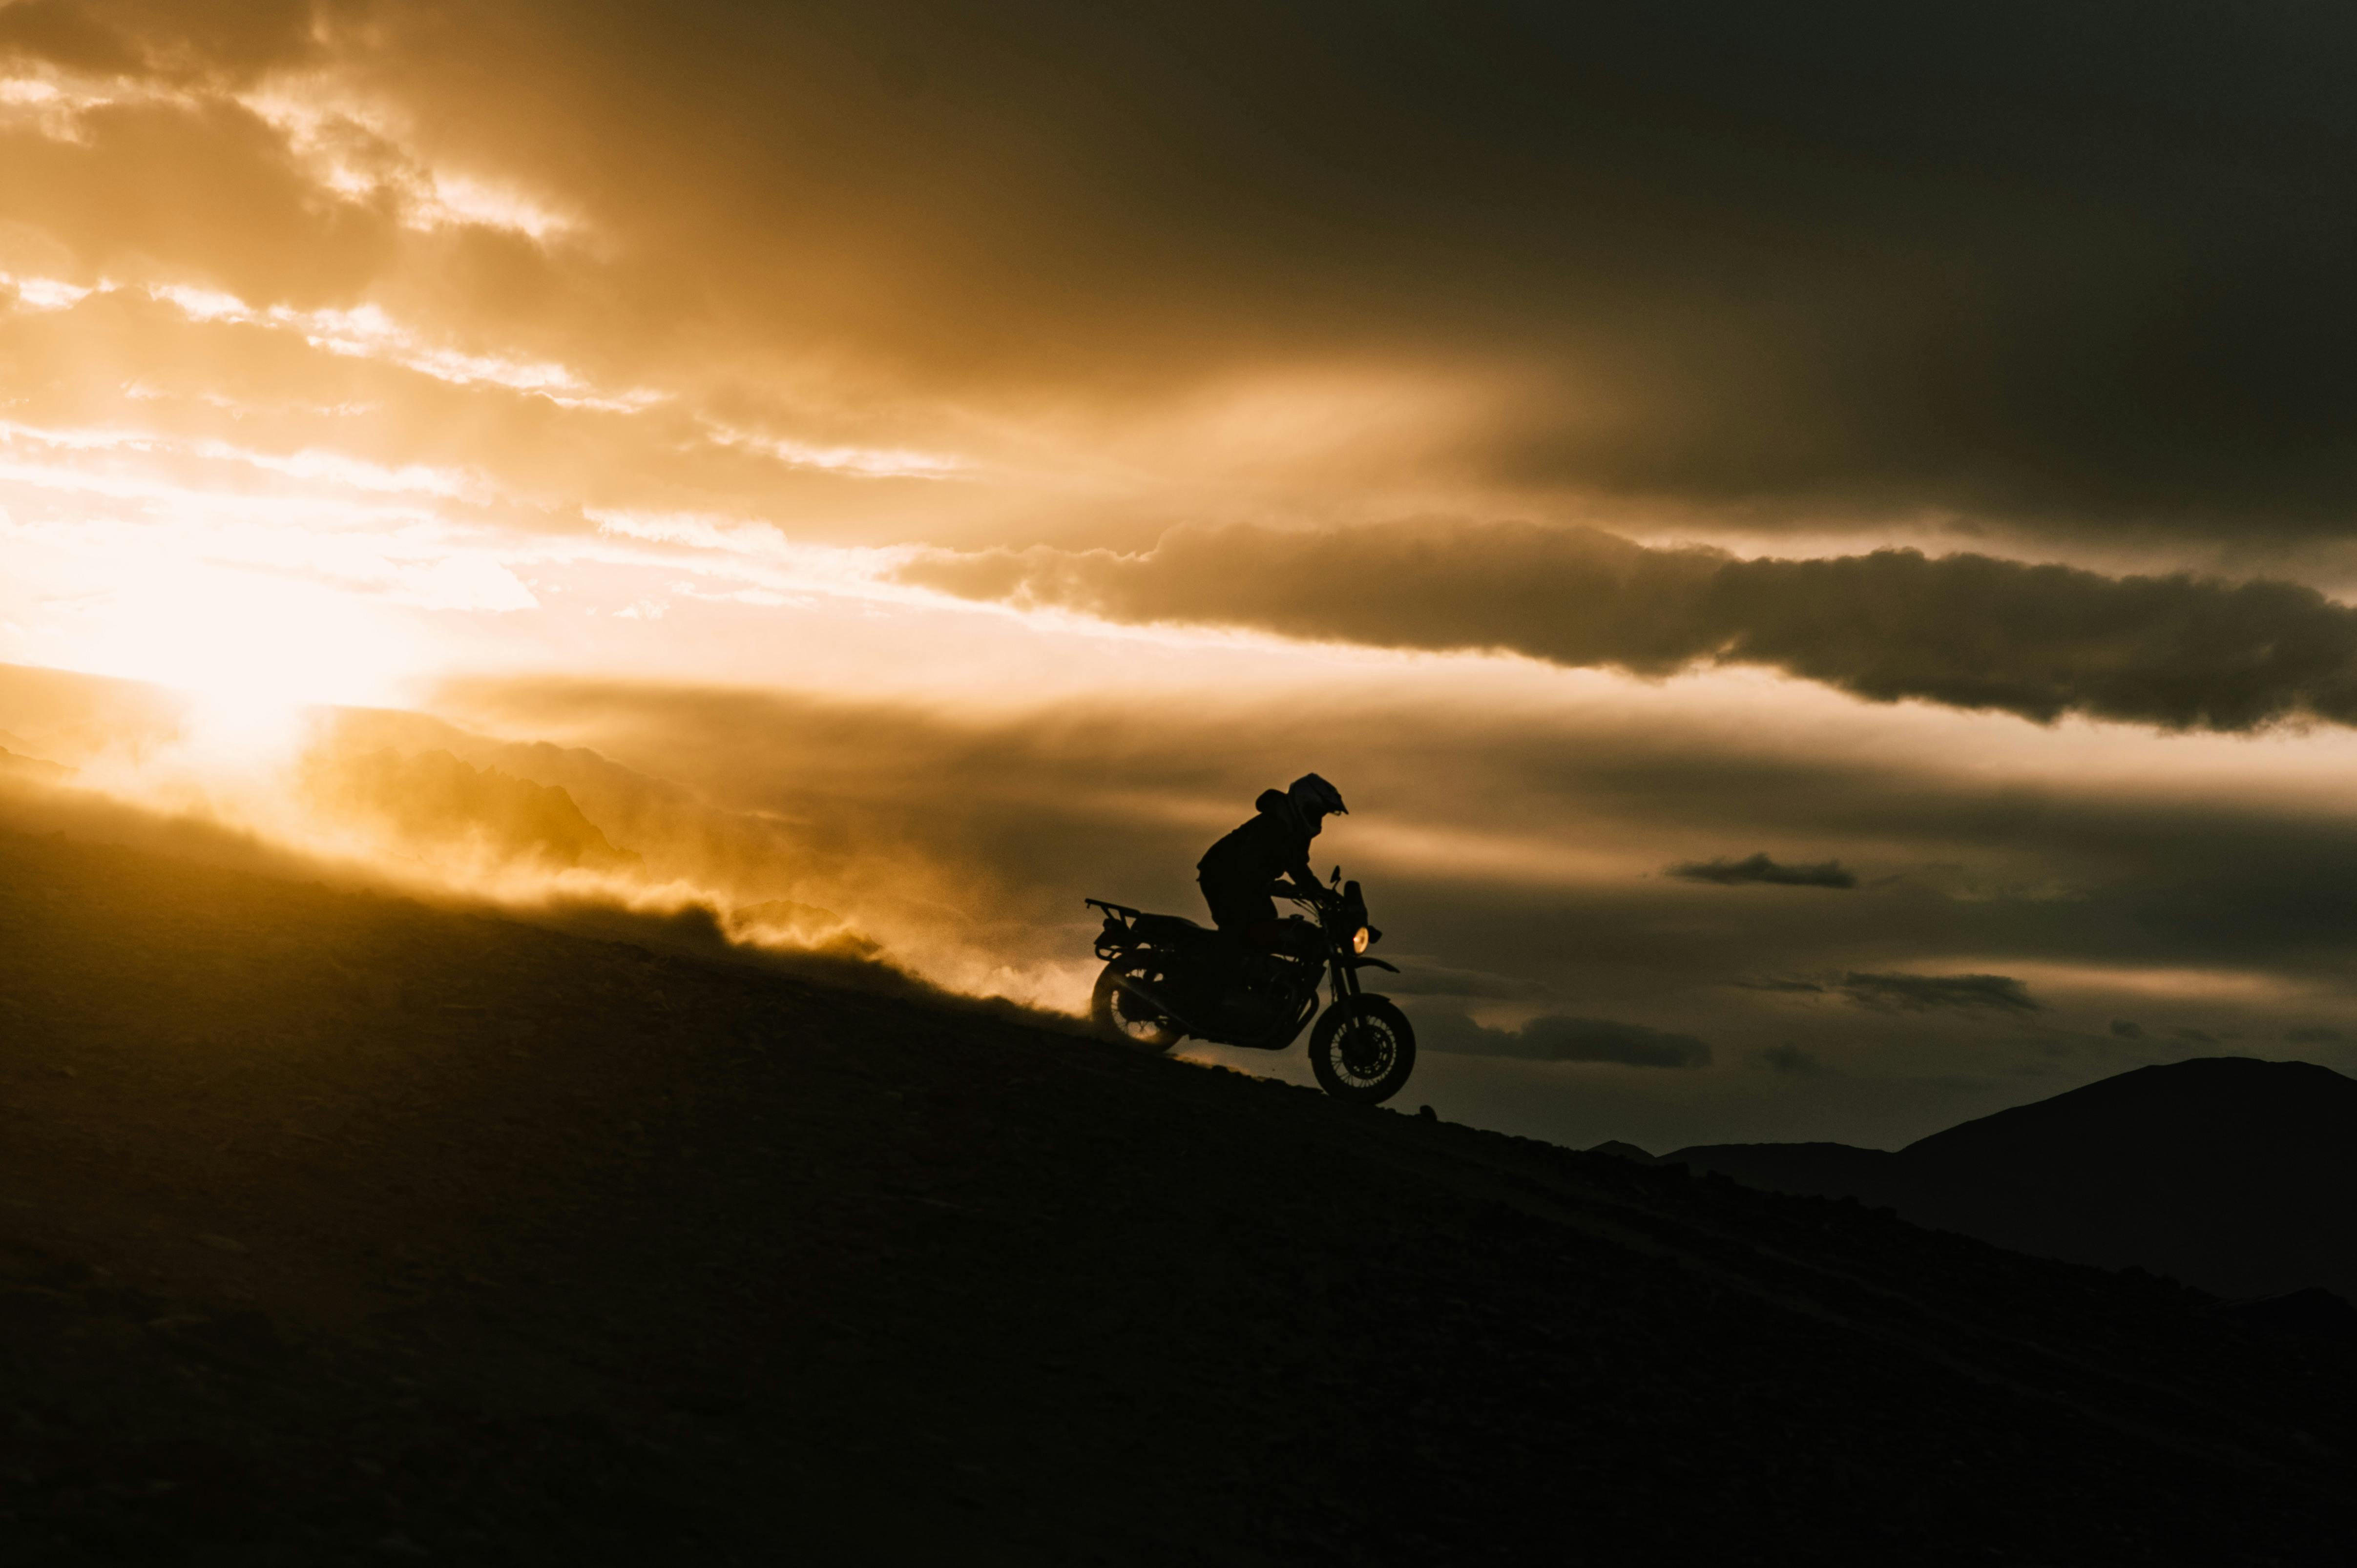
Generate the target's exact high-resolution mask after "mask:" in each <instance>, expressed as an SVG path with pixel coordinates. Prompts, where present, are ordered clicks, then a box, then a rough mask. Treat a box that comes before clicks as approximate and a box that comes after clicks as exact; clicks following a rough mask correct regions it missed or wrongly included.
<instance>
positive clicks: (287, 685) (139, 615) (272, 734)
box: [64, 567, 417, 759]
mask: <svg viewBox="0 0 2357 1568" xmlns="http://www.w3.org/2000/svg"><path fill="white" fill-rule="evenodd" d="M64 651H66V652H67V653H68V654H69V655H70V664H71V665H72V666H73V667H74V668H79V669H84V670H91V671H100V672H102V673H106V674H112V675H123V676H128V677H131V678H133V679H136V680H142V681H152V682H156V683H157V684H159V685H164V686H168V687H171V688H173V689H175V690H178V691H180V692H182V693H187V695H188V698H189V707H188V718H187V724H188V732H187V736H186V739H187V741H188V745H189V746H190V747H191V748H192V749H194V750H196V751H199V752H202V753H205V754H207V755H209V756H213V757H221V758H223V759H229V758H243V759H257V758H260V757H274V756H277V755H281V754H283V753H285V752H286V751H288V750H290V749H291V748H292V747H293V746H295V744H296V742H297V741H298V740H299V738H300V736H301V734H302V729H303V714H304V711H305V710H306V709H307V708H310V707H313V706H317V705H320V704H325V703H347V704H361V703H381V702H384V701H386V700H388V699H390V698H392V697H393V696H394V695H395V694H396V693H397V692H398V691H399V688H400V684H401V681H402V678H403V677H404V675H405V674H407V673H408V672H409V671H411V670H412V669H413V668H414V660H415V658H416V652H417V650H414V648H413V647H412V646H411V645H410V642H409V639H408V638H407V637H406V636H405V635H404V632H403V630H402V628H400V627H399V626H397V625H396V624H395V623H394V622H393V620H392V619H391V618H389V617H387V616H386V615H384V614H382V612H380V611H379V610H377V609H376V607H373V606H371V605H369V604H367V603H366V602H364V601H361V600H357V599H355V598H354V597H353V596H350V595H345V594H338V593H335V592H333V591H331V590H329V589H327V588H323V587H320V586H317V585H313V584H308V583H304V582H299V581H285V580H276V579H273V578H270V577H266V576H263V575H258V574H253V573H247V572H235V571H227V570H222V569H220V568H211V567H196V568H193V569H188V570H184V571H180V572H176V573H172V574H168V575H167V574H155V575H146V576H144V577H141V578H139V579H138V580H135V581H133V582H129V583H126V584H124V585H123V586H121V587H120V588H118V589H117V590H116V591H115V592H114V593H113V594H112V595H110V596H107V598H106V599H105V601H103V602H101V603H97V604H93V605H92V606H91V607H89V608H88V609H87V610H86V612H85V614H84V616H83V617H82V624H81V626H80V627H78V628H76V630H75V634H74V637H73V646H71V647H70V648H69V649H68V650H64Z"/></svg>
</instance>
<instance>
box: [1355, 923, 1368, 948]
mask: <svg viewBox="0 0 2357 1568" xmlns="http://www.w3.org/2000/svg"><path fill="white" fill-rule="evenodd" d="M1366 950H1367V928H1366V927H1364V926H1361V927H1360V928H1359V929H1357V930H1355V931H1352V932H1351V951H1352V952H1364V951H1366Z"/></svg>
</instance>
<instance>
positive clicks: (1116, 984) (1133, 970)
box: [1089, 959, 1187, 1055]
mask: <svg viewBox="0 0 2357 1568" xmlns="http://www.w3.org/2000/svg"><path fill="white" fill-rule="evenodd" d="M1125 978H1127V979H1132V980H1135V981H1137V982H1138V983H1141V984H1144V985H1148V986H1157V987H1158V986H1160V985H1162V984H1166V983H1168V976H1167V975H1165V974H1164V973H1163V972H1162V967H1161V965H1159V964H1154V963H1141V962H1139V961H1136V960H1135V959H1129V960H1123V959H1115V960H1114V961H1112V962H1111V963H1109V964H1107V965H1105V966H1104V972H1103V974H1100V975H1098V976H1097V988H1096V992H1095V994H1093V995H1092V996H1091V997H1090V998H1089V1017H1090V1019H1091V1020H1092V1022H1093V1023H1094V1024H1095V1025H1096V1026H1097V1033H1098V1034H1100V1035H1102V1036H1104V1037H1105V1038H1106V1039H1108V1040H1111V1041H1112V1042H1113V1043H1114V1044H1115V1045H1117V1046H1127V1047H1131V1048H1132V1049H1134V1050H1141V1051H1151V1052H1154V1053H1155V1054H1157V1055H1159V1054H1160V1053H1162V1052H1164V1051H1167V1050H1168V1049H1169V1048H1170V1047H1173V1046H1175V1045H1177V1044H1178V1043H1179V1041H1180V1040H1182V1039H1184V1038H1186V1036H1187V1031H1185V1030H1184V1029H1181V1028H1180V1027H1179V1021H1178V1020H1177V1019H1176V1018H1173V1017H1171V1016H1170V1015H1169V1014H1168V1013H1165V1012H1163V1011H1162V1010H1161V1009H1160V1008H1158V1007H1157V1006H1155V1005H1154V1004H1152V1003H1151V1002H1148V1001H1147V1000H1146V998H1145V997H1143V996H1140V995H1139V994H1138V993H1136V992H1135V991H1132V990H1131V989H1130V988H1129V987H1128V986H1126V985H1124V984H1123V983H1122V981H1123V980H1124V979H1125Z"/></svg>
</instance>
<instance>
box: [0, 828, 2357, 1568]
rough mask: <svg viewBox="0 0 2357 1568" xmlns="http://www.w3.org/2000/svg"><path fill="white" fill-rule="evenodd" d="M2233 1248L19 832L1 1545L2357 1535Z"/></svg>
mask: <svg viewBox="0 0 2357 1568" xmlns="http://www.w3.org/2000/svg"><path fill="white" fill-rule="evenodd" d="M1409 1093H1410V1098H1411V1100H1412V1099H1413V1094H1414V1090H1413V1088H1412V1087H1411V1090H1410V1091H1409ZM2209 1305H2210V1304H2209V1303H2207V1302H2206V1301H2205V1300H2204V1299H2203V1298H2201V1297H2199V1296H2197V1295H2195V1294H2192V1293H2190V1292H2188V1291H2184V1290H2181V1289H2179V1287H2176V1286H2174V1285H2171V1284H2169V1283H2165V1282H2160V1281H2157V1280H2153V1279H2150V1278H2146V1277H2140V1276H2136V1275H2115V1274H2108V1273H2099V1272H2096V1271H2093V1270H2086V1269H2077V1268H2072V1267H2068V1266H2064V1265H2059V1264H2050V1263H2044V1262H2034V1261H2032V1260H2029V1259H2026V1258H2020V1257H2016V1256H2013V1255H2011V1254H2007V1253H2004V1252H2000V1251H1996V1250H1994V1249H1991V1248H1987V1247H1985V1246H1981V1245H1979V1244H1976V1243H1974V1242H1970V1241H1966V1240H1961V1239H1958V1238H1953V1237H1946V1236H1939V1235H1934V1234H1932V1233H1929V1232H1925V1231H1921V1230H1916V1229H1914V1228H1912V1227H1910V1226H1906V1225H1903V1224H1900V1223H1899V1222H1898V1221H1896V1220H1894V1219H1889V1218H1887V1217H1884V1216H1878V1215H1876V1214H1873V1213H1869V1212H1867V1211H1865V1210H1862V1209H1859V1208H1857V1207H1855V1206H1850V1205H1842V1204H1835V1203H1827V1202H1819V1201H1813V1200H1806V1199H1792V1198H1783V1197H1771V1196H1769V1195H1766V1194H1760V1193H1754V1192H1750V1191H1748V1190H1746V1189H1742V1188H1739V1187H1733V1186H1731V1185H1728V1184H1727V1183H1724V1182H1721V1181H1716V1180H1688V1179H1687V1178H1686V1177H1685V1176H1684V1175H1683V1174H1682V1173H1680V1172H1677V1171H1663V1170H1655V1169H1650V1168H1647V1167H1643V1166H1640V1165H1630V1164H1625V1163H1623V1162H1620V1161H1617V1160H1612V1159H1609V1158H1605V1157H1602V1156H1589V1155H1571V1154H1567V1153H1566V1152H1564V1151H1561V1150H1555V1149H1551V1148H1547V1147H1545V1146H1544V1145H1540V1144H1532V1143H1528V1142H1525V1141H1522V1140H1515V1139H1510V1138H1504V1137H1500V1136H1496V1135H1493V1134H1489V1133H1477V1132H1473V1131H1471V1130H1469V1129H1465V1128H1459V1127H1452V1126H1448V1125H1443V1124H1438V1123H1434V1122H1428V1121H1424V1120H1419V1119H1418V1118H1416V1117H1415V1116H1412V1115H1396V1114H1392V1113H1388V1112H1359V1111H1352V1110H1351V1109H1349V1108H1346V1107H1343V1106H1340V1105H1337V1104H1334V1103H1331V1102H1329V1101H1325V1100H1323V1099H1322V1098H1320V1097H1318V1095H1316V1094H1315V1093H1312V1092H1310V1091H1307V1090H1296V1089H1291V1088H1286V1087H1284V1086H1281V1085H1276V1084H1273V1083H1267V1082H1263V1081H1258V1080H1253V1079H1243V1078H1240V1077H1237V1076H1235V1075H1232V1074H1227V1073H1221V1072H1215V1071H1207V1070H1203V1069H1196V1068H1192V1067H1189V1066H1185V1065H1182V1064H1178V1063H1172V1062H1166V1061H1158V1060H1145V1059H1139V1058H1133V1057H1128V1056H1125V1055H1122V1054H1120V1053H1118V1052H1116V1051H1114V1050H1113V1049H1112V1048H1110V1047H1103V1046H1100V1045H1097V1044H1094V1043H1092V1042H1090V1041H1087V1040H1083V1039H1079V1038H1076V1037H1072V1036H1068V1035H1062V1034H1059V1033H1056V1032H1053V1031H1050V1030H1043V1029H1039V1028H1036V1027H1029V1026H1025V1025H1023V1024H1022V1023H1020V1022H1018V1021H1011V1020H1008V1019H1006V1018H1003V1017H994V1016H991V1015H986V1014H980V1013H975V1012H971V1011H960V1010H957V1009H944V1008H941V1007H937V1006H929V1005H926V1004H922V1003H920V1002H915V1001H909V1000H904V999H896V998H893V997H890V996H886V995H877V994H872V993H862V992H859V991H856V990H845V989H830V988H827V987H824V986H822V985H818V984H814V983H809V982H806V981H801V980H796V979H793V978H791V977H785V976H780V975H778V974H775V973H770V972H763V971H759V970H755V969H749V968H739V967H733V966H729V965H725V964H715V963H709V962H703V961H690V960H686V959H676V958H670V957H664V956H661V955H654V954H649V953H647V952H643V951H640V950H635V949H632V948H629V947H623V946H617V945H614V944H609V943H600V942H590V941H585V940H577V939H575V938H570V937H565V936H561V935H557V934H554V933H551V932H547V931H543V930H539V929H533V928H530V927H526V926H522V925H518V924H513V923H509V922H504V921H498V920H491V919H485V918H472V917H466V916H459V915H452V914H447V913H440V912H435V911H430V910H427V909H425V908H419V907H417V906H414V905H409V904H404V903H400V902H396V901H393V900H388V899H382V898H376V897H365V896H361V895H353V894H347V893H341V892H335V891H330V890H328V889H324V888H319V887H316V886H302V885H298V884H294V883H288V882H281V881H274V880H269V879H266V878H262V877H252V876H243V875H233V874H229V873H223V872H217V871H210V870H204V869H199V868H198V867H195V866H192V865H187V864H183V863H179V862H175V861H171V860H167V859H160V858H156V857H152V856H147V855H144V854H134V853H132V852H129V851H124V850H116V849H109V848H103V847H93V846H90V845H85V844H80V843H68V842H64V841H60V840H52V839H32V838H26V837H23V836H18V835H12V834H0V1370H5V1383H4V1384H0V1554H4V1555H5V1558H6V1560H8V1561H9V1562H11V1563H33V1562H45V1561H54V1562H60V1563H64V1562H76V1563H83V1562H91V1561H94V1560H102V1559H103V1558H105V1557H106V1556H108V1555H113V1556H116V1557H120V1558H123V1559H126V1560H134V1561H140V1562H154V1563H164V1562H181V1561H186V1562H202V1563H210V1562H222V1563H231V1562H234V1563H305V1564H309V1563H338V1562H354V1563H381V1562H386V1561H397V1560H403V1559H413V1560H414V1559H422V1558H429V1557H430V1558H437V1559H442V1560H446V1561H479V1562H485V1563H492V1562H497V1563H533V1562H549V1563H557V1562H567V1563H570V1562H580V1561H585V1560H589V1561H637V1562H667V1561H692V1562H699V1563H726V1562H744V1563H756V1562H769V1561H771V1560H774V1559H775V1558H776V1557H777V1556H778V1555H780V1552H786V1551H795V1552H803V1553H806V1554H809V1555H812V1556H814V1557H815V1558H816V1559H818V1560H821V1561H827V1560H836V1559H843V1560H862V1561H884V1560H893V1559H897V1558H900V1557H905V1556H909V1555H912V1554H913V1553H915V1552H920V1551H924V1552H955V1553H957V1554H958V1555H959V1557H960V1559H962V1560H980V1561H1001V1562H1009V1563H1017V1562H1019V1563H1048V1562H1066V1561H1072V1562H1106V1563H1132V1562H1171V1563H1184V1562H1206V1563H1214V1562H1216V1563H1239V1562H1254V1561H1265V1562H1301V1561H1318V1560H1331V1561H1335V1562H1354V1563H1355V1562H1370V1561H1397V1562H1417V1563H1426V1562H1491V1561H1496V1562H1505V1561H1526V1560H1530V1559H1532V1558H1534V1557H1536V1556H1539V1555H1541V1554H1544V1555H1546V1556H1547V1557H1550V1558H1554V1557H1560V1556H1563V1555H1565V1554H1566V1553H1570V1552H1603V1553H1605V1554H1607V1555H1615V1554H1630V1555H1633V1554H1636V1553H1639V1552H1641V1553H1644V1554H1645V1555H1646V1556H1648V1557H1649V1558H1652V1559H1654V1560H1659V1561H1663V1562H1678V1561H1685V1560H1690V1559H1693V1558H1695V1557H1697V1556H1699V1555H1701V1554H1703V1553H1705V1552H1708V1553H1709V1554H1711V1555H1712V1556H1713V1557H1714V1558H1716V1559H1717V1560H1720V1561H1725V1562H1732V1563H1747V1562H1790V1561H1808V1560H1824V1561H1828V1562H1831V1561H1837V1560H1852V1559H1855V1558H1856V1557H1857V1555H1858V1554H1860V1553H1861V1552H1875V1553H1878V1554H1879V1555H1881V1556H1883V1557H1884V1558H1886V1559H1888V1560H1892V1561H1906V1562H1910V1563H1929V1562H1951V1561H1952V1562H1975V1563H1987V1562H1992V1561H1995V1562H2020V1563H2085V1562H2094V1561H2107V1562H2108V1561H2121V1562H2126V1561H2140V1560H2141V1561H2167V1562H2201V1563H2233V1562H2253V1563H2268V1562H2286V1563H2291V1562H2303V1563H2304V1562H2316V1563H2326V1562H2335V1561H2346V1560H2348V1557H2349V1556H2350V1552H2349V1550H2348V1549H2349V1548H2350V1546H2351V1545H2352V1541H2357V1535H2352V1530H2351V1514H2350V1512H2349V1509H2348V1504H2347V1503H2346V1502H2345V1501H2344V1500H2343V1496H2342V1493H2343V1477H2345V1476H2346V1474H2347V1466H2348V1461H2349V1458H2350V1457H2351V1455H2352V1452H2357V1398H2352V1395H2357V1355H2352V1349H2351V1348H2345V1347H2341V1346H2337V1345H2320V1344H2318V1343H2316V1342H2313V1341H2306V1340H2298V1339H2292V1338H2273V1337H2266V1336H2265V1335H2260V1334H2255V1333H2253V1332H2251V1331H2248V1330H2245V1329H2242V1328H2238V1327H2235V1326H2231V1325H2228V1324H2226V1323H2224V1322H2222V1321H2221V1320H2219V1319H2217V1318H2215V1317H2213V1316H2211V1314H2210V1312H2209Z"/></svg>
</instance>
